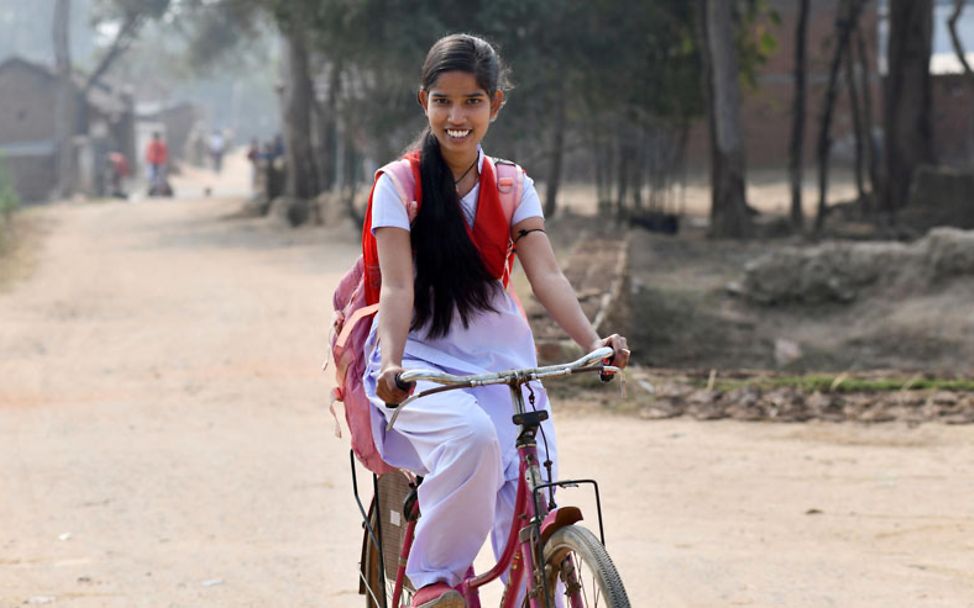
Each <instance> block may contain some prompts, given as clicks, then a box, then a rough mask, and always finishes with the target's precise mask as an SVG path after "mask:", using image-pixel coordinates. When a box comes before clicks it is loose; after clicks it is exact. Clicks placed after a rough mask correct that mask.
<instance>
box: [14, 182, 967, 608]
mask: <svg viewBox="0 0 974 608" xmlns="http://www.w3.org/2000/svg"><path fill="white" fill-rule="evenodd" d="M217 194H219V191H217ZM238 208H239V202H238V201H237V200H236V199H229V198H208V199H191V200H177V201H142V202H139V203H134V204H126V203H101V204H80V205H78V204H74V205H57V206H51V207H47V208H43V209H34V210H30V211H28V212H26V213H27V217H28V219H29V220H30V221H31V222H32V223H34V224H35V225H38V226H40V227H41V229H42V232H43V233H44V234H45V237H44V239H43V242H42V243H41V244H40V245H39V246H38V249H37V256H38V258H37V265H36V268H35V270H34V272H33V274H32V276H31V277H30V278H28V279H26V280H22V281H20V282H17V283H14V284H12V285H8V286H7V287H6V288H5V289H4V291H3V292H0V496H2V498H0V606H2V607H5V608H6V607H14V606H18V607H19V606H22V605H25V604H26V605H34V604H52V605H58V606H61V605H63V606H74V607H91V606H113V607H115V606H118V607H131V606H147V607H148V606H151V607H156V606H165V607H189V606H227V607H229V606H234V607H240V606H261V607H265V606H326V607H336V608H342V607H346V606H349V607H352V606H360V605H362V601H361V598H360V597H359V596H357V595H356V561H357V558H358V551H359V543H360V534H361V533H360V527H359V524H358V515H357V513H356V511H355V508H354V505H353V502H352V499H351V491H350V484H349V479H348V473H347V469H348V460H347V446H346V444H345V443H344V442H343V441H339V440H336V439H334V438H333V437H332V435H331V421H330V418H329V416H328V415H327V413H326V409H325V407H324V404H325V401H326V399H325V397H326V394H327V386H326V384H325V382H324V379H323V377H322V376H321V374H320V372H319V370H318V364H319V362H320V360H321V359H322V356H323V344H324V332H325V323H326V321H327V310H326V306H325V302H326V296H327V294H329V293H330V291H331V288H332V286H333V285H334V283H335V281H336V279H337V278H338V277H339V276H340V273H341V272H342V271H343V270H344V269H345V268H346V266H347V265H348V263H349V262H350V261H351V259H352V258H353V256H354V252H355V242H354V235H353V234H348V233H346V232H341V231H334V230H321V229H308V230H302V231H296V232H289V231H285V230H282V229H280V228H276V227H273V226H271V225H270V224H269V223H268V222H267V221H264V220H253V219H239V218H237V219H234V218H231V217H229V216H230V215H232V214H233V213H234V212H235V211H237V209H238ZM556 405H559V407H560V409H561V410H562V411H561V413H560V414H559V415H558V420H559V421H558V425H559V437H560V443H561V446H562V453H563V472H564V474H565V475H566V476H594V477H596V478H598V479H599V480H600V481H601V482H602V489H603V494H604V501H605V505H604V506H605V509H606V528H607V541H608V547H609V550H610V552H611V553H612V554H613V555H614V556H615V559H616V561H617V563H618V565H619V568H620V570H621V571H622V574H623V578H624V580H625V581H626V582H627V586H628V588H629V591H630V597H631V598H632V600H633V606H636V607H639V608H643V607H649V606H701V607H702V606H801V607H806V606H807V607H821V606H841V607H851V606H856V607H872V606H876V607H879V606H883V607H889V606H910V607H917V606H924V607H926V606H930V607H932V606H942V607H970V606H974V484H972V482H971V470H972V467H974V441H972V440H974V427H970V426H967V427H948V426H939V425H927V426H921V427H919V428H914V429H908V428H906V427H903V426H875V427H857V426H849V425H846V426H836V425H825V424H815V425H795V426H787V425H764V424H750V425H749V424H741V423H732V422H720V423H699V422H694V421H690V420H674V421H665V422H646V421H639V420H635V419H632V418H624V417H618V416H611V415H607V414H605V413H600V412H598V411H593V410H592V409H590V408H586V407H583V406H581V405H579V404H571V403H562V404H556ZM580 502H582V503H583V505H587V506H586V512H587V513H588V514H589V515H590V516H592V515H594V511H593V510H592V509H591V507H590V505H589V503H587V502H586V501H584V500H581V501H580ZM593 525H594V523H593ZM485 605H490V603H489V602H485ZM495 605H496V604H495Z"/></svg>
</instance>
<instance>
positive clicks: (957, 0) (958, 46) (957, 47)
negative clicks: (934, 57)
mask: <svg viewBox="0 0 974 608" xmlns="http://www.w3.org/2000/svg"><path fill="white" fill-rule="evenodd" d="M964 3H965V0H954V10H953V12H952V13H951V14H950V18H949V19H947V29H948V30H950V42H951V44H953V45H954V52H955V53H956V54H957V59H958V61H960V64H961V65H962V66H963V67H964V75H965V76H967V78H968V80H969V81H970V83H971V84H972V85H974V71H972V70H971V64H969V63H968V62H967V55H966V54H965V52H964V45H963V43H961V41H960V36H958V35H957V22H958V21H960V16H961V13H963V12H964Z"/></svg>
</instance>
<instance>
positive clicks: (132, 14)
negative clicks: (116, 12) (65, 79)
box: [84, 10, 146, 93]
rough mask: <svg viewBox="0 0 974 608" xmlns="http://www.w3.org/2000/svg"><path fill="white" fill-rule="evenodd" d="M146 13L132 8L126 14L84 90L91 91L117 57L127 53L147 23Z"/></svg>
mask: <svg viewBox="0 0 974 608" xmlns="http://www.w3.org/2000/svg"><path fill="white" fill-rule="evenodd" d="M145 18H146V14H145V13H144V12H142V11H138V10H132V11H129V12H128V13H127V14H126V15H125V21H124V22H123V23H122V27H121V28H120V29H119V30H118V34H117V35H116V36H115V40H113V41H112V45H111V46H110V47H109V48H108V52H107V53H105V56H104V57H102V58H101V61H100V62H98V66H97V67H96V68H95V70H94V71H93V72H92V73H91V76H89V77H88V80H87V81H85V87H84V92H85V93H87V92H88V91H90V90H91V89H92V88H93V87H94V86H95V85H96V84H98V81H99V80H100V79H101V77H102V76H104V75H105V72H107V71H108V69H109V68H110V67H111V66H112V64H113V63H114V62H115V60H116V59H118V58H119V57H120V56H121V55H122V54H124V53H125V51H127V50H128V49H129V47H130V46H132V42H134V41H135V38H136V36H137V35H138V33H139V29H141V28H142V24H143V23H145Z"/></svg>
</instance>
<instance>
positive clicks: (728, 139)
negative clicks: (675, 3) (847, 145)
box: [704, 0, 751, 238]
mask: <svg viewBox="0 0 974 608" xmlns="http://www.w3.org/2000/svg"><path fill="white" fill-rule="evenodd" d="M732 5H733V3H732V2H728V1H726V0H705V11H706V18H705V19H704V27H705V35H706V42H707V45H706V48H707V54H708V55H709V61H708V62H707V63H708V64H709V69H708V72H709V79H708V80H709V85H710V86H709V89H710V91H709V92H710V95H709V106H710V116H711V119H710V143H711V146H712V148H713V154H712V166H711V168H710V173H711V183H712V185H711V188H712V193H711V196H712V202H711V208H710V234H711V236H714V237H725V238H745V237H747V236H749V235H750V233H751V220H750V217H749V215H748V209H747V202H746V199H745V192H744V189H745V180H744V171H745V169H744V167H745V161H744V140H743V136H742V133H741V118H740V106H741V92H740V84H739V80H738V76H739V71H738V64H737V49H736V45H735V41H734V24H733V21H732V20H733V16H732V13H731V10H732V8H733V7H732Z"/></svg>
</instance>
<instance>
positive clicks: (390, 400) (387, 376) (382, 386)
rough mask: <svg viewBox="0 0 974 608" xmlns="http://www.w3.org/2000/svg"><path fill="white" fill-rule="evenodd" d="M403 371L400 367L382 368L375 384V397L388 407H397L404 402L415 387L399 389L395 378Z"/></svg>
mask: <svg viewBox="0 0 974 608" xmlns="http://www.w3.org/2000/svg"><path fill="white" fill-rule="evenodd" d="M404 371H406V370H404V369H403V368H402V366H400V365H390V366H388V367H385V368H383V370H382V373H380V374H379V379H378V381H377V382H376V387H375V395H376V396H377V397H378V398H379V399H382V400H383V401H385V402H386V403H387V404H389V405H398V404H400V403H402V402H403V401H405V400H406V398H407V397H409V393H411V392H412V388H413V386H415V385H412V386H410V387H409V388H408V389H407V390H403V389H401V388H399V385H398V383H397V382H396V376H398V375H399V374H401V373H402V372H404Z"/></svg>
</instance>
